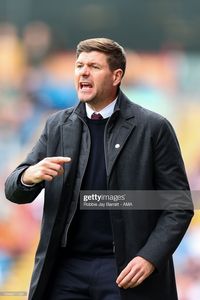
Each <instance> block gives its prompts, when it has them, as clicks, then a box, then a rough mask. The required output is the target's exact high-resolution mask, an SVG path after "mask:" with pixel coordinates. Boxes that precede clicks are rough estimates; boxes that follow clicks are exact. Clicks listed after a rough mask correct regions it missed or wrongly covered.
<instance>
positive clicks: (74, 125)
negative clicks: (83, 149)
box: [61, 113, 82, 182]
mask: <svg viewBox="0 0 200 300" xmlns="http://www.w3.org/2000/svg"><path fill="white" fill-rule="evenodd" d="M81 134H82V124H81V121H80V120H79V118H78V117H77V115H76V114H74V113H72V115H71V116H70V117H69V119H68V121H67V122H66V123H64V124H63V125H62V126H61V137H62V141H61V143H62V145H63V156H68V157H71V159H72V161H71V162H70V163H69V164H65V165H64V182H65V181H66V178H67V176H68V174H69V171H70V169H71V168H73V167H74V169H75V166H76V164H77V159H78V157H79V149H80V142H81Z"/></svg>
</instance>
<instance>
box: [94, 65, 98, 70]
mask: <svg viewBox="0 0 200 300" xmlns="http://www.w3.org/2000/svg"><path fill="white" fill-rule="evenodd" d="M92 67H93V68H94V69H97V70H98V69H100V67H99V65H92Z"/></svg>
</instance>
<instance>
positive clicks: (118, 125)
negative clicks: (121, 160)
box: [104, 90, 136, 176]
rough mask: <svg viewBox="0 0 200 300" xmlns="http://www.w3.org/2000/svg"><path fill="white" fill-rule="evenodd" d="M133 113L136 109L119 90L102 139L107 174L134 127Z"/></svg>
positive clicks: (109, 172)
mask: <svg viewBox="0 0 200 300" xmlns="http://www.w3.org/2000/svg"><path fill="white" fill-rule="evenodd" d="M135 114H136V111H133V103H132V102H130V100H129V99H128V98H127V97H126V96H125V95H124V94H123V92H122V91H121V90H119V96H118V100H117V103H116V107H115V110H114V113H113V115H112V116H111V118H110V120H109V122H108V124H107V128H106V133H105V140H104V144H105V159H106V168H107V175H108V176H110V174H111V172H112V169H113V167H114V164H115V162H116V160H117V158H118V156H119V154H120V153H121V151H122V150H123V148H124V146H125V144H126V141H127V139H128V137H129V136H130V134H131V133H132V132H133V130H134V129H135V127H136V119H135Z"/></svg>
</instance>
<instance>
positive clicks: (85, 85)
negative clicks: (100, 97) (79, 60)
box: [81, 82, 92, 88]
mask: <svg viewBox="0 0 200 300" xmlns="http://www.w3.org/2000/svg"><path fill="white" fill-rule="evenodd" d="M84 87H87V88H90V87H92V85H91V84H90V83H87V82H82V83H81V88H84Z"/></svg>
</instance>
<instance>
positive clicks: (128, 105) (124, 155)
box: [5, 91, 193, 300]
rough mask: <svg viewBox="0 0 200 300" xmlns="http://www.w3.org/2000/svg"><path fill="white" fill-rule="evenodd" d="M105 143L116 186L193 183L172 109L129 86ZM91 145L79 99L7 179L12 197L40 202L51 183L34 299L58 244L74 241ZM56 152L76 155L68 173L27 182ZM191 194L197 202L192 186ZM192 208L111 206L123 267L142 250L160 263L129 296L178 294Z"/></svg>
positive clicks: (50, 123)
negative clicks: (177, 262)
mask: <svg viewBox="0 0 200 300" xmlns="http://www.w3.org/2000/svg"><path fill="white" fill-rule="evenodd" d="M116 144H118V146H117V147H115V145H116ZM104 148H105V161H106V171H107V184H108V189H109V190H189V185H188V181H187V177H186V174H185V169H184V164H183V161H182V157H181V153H180V148H179V145H178V142H177V139H176V136H175V133H174V130H173V128H172V126H171V125H170V124H169V122H168V121H167V120H166V119H165V118H164V117H162V116H160V115H158V114H156V113H153V112H151V111H149V110H146V109H144V108H142V107H140V106H138V105H136V104H134V103H132V102H131V101H129V100H128V99H127V97H126V96H125V95H124V94H123V93H122V92H121V91H120V92H119V97H118V100H117V103H116V106H115V110H114V113H113V115H112V116H111V117H110V118H109V121H108V123H107V125H106V129H105V136H104ZM89 152H90V134H89V129H88V127H87V125H86V122H85V105H84V104H83V103H79V105H78V106H77V107H76V108H72V109H67V110H63V111H60V112H57V113H55V114H53V115H51V116H50V117H49V118H48V120H47V122H46V126H45V128H44V131H43V133H42V135H41V137H40V139H39V141H38V142H37V144H36V145H35V147H34V148H33V150H32V151H31V153H30V154H29V155H28V156H27V158H26V160H25V161H24V162H23V163H22V164H20V166H18V167H17V169H16V170H15V171H14V172H13V173H12V174H11V175H10V176H9V177H8V179H7V181H6V186H5V193H6V197H7V198H8V199H9V200H11V201H13V202H15V203H20V204H23V203H29V202H32V201H33V200H34V199H35V197H36V196H37V195H38V194H39V192H40V191H41V189H42V188H45V200H44V212H43V219H42V225H41V238H40V241H39V245H38V249H37V252H36V258H35V267H34V271H33V275H32V280H31V287H30V293H29V300H43V299H44V293H45V288H46V286H47V282H48V278H49V275H50V274H51V271H52V268H53V265H54V262H55V258H56V254H57V251H58V249H59V248H60V245H61V243H62V242H65V241H66V233H67V229H68V227H69V224H70V222H71V219H72V217H73V215H74V212H75V209H76V206H77V201H78V197H79V192H80V186H81V181H82V178H83V175H84V172H85V169H86V165H87V161H88V156H89ZM50 156H69V157H71V158H72V161H71V163H69V164H65V172H64V175H63V176H58V177H56V178H54V180H53V181H52V182H42V183H40V184H37V185H35V186H33V187H31V188H29V187H23V186H22V185H21V184H20V179H19V178H20V174H21V173H22V172H23V170H24V169H26V168H27V167H28V166H30V165H32V164H35V163H37V162H38V161H40V160H42V159H43V158H45V157H50ZM184 201H185V202H186V203H187V204H189V205H190V204H191V199H190V197H189V196H188V194H186V195H185V199H184ZM191 207H192V205H191ZM192 215H193V211H192V209H191V210H190V209H185V210H184V209H179V210H163V211H160V210H111V211H110V217H111V224H112V229H113V239H114V244H115V256H116V261H117V266H118V271H119V272H120V271H121V270H122V269H123V268H124V267H125V266H126V264H127V263H128V262H129V261H130V260H131V259H132V258H133V257H135V256H137V255H139V256H142V257H144V258H146V259H147V260H149V261H150V262H152V263H153V264H154V265H155V266H156V271H155V272H154V273H153V274H152V275H151V276H150V277H149V278H148V279H147V280H146V281H145V282H143V283H142V284H141V285H140V286H138V287H136V288H133V289H127V290H122V299H123V300H134V299H135V300H150V299H153V300H161V299H162V300H176V299H177V293H176V285H175V278H174V268H173V261H172V254H173V252H174V250H175V249H176V248H177V246H178V244H179V243H180V241H181V239H182V237H183V235H184V233H185V231H186V229H187V227H188V225H189V223H190V220H191V218H192ZM63 232H64V234H63Z"/></svg>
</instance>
